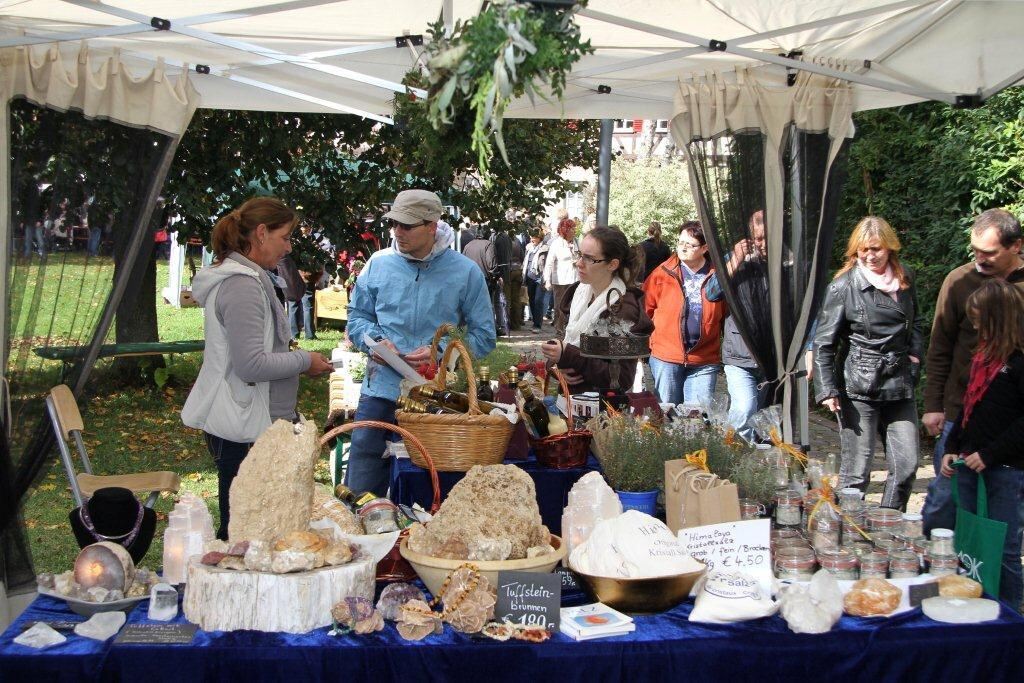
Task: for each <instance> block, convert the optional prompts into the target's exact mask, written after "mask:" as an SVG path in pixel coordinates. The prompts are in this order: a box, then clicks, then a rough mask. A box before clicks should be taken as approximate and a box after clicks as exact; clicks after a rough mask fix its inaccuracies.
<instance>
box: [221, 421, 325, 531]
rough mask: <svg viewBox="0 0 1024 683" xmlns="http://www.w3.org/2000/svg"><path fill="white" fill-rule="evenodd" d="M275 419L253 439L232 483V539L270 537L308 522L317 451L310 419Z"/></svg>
mask: <svg viewBox="0 0 1024 683" xmlns="http://www.w3.org/2000/svg"><path fill="white" fill-rule="evenodd" d="M295 426H296V425H292V423H291V422H288V421H287V420H278V421H277V422H275V423H274V424H272V425H270V427H268V428H267V430H266V431H265V432H263V434H262V436H260V438H258V439H257V440H256V443H254V444H253V446H252V449H251V450H250V451H249V454H248V455H246V456H245V460H243V461H242V465H241V466H240V467H239V468H238V476H236V477H235V480H234V481H233V482H232V483H231V493H230V500H231V521H230V523H229V525H228V536H229V537H230V538H231V539H232V540H238V541H241V540H247V541H255V540H263V541H273V540H274V539H277V538H280V537H281V536H283V535H285V534H287V533H288V532H290V531H305V530H306V529H308V528H309V519H310V513H311V511H312V507H313V487H312V486H310V483H309V482H310V481H312V480H313V464H314V462H315V461H316V458H317V456H318V454H319V452H320V448H319V445H318V443H317V427H316V425H315V424H314V423H313V422H312V421H306V422H303V423H302V425H301V426H302V429H300V430H299V433H296V430H295Z"/></svg>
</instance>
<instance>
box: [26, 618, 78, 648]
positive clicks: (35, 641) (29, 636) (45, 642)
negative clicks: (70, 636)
mask: <svg viewBox="0 0 1024 683" xmlns="http://www.w3.org/2000/svg"><path fill="white" fill-rule="evenodd" d="M66 640H67V638H65V637H64V636H62V635H61V634H59V633H57V632H56V631H54V630H53V629H52V628H50V627H49V626H47V625H46V624H44V623H43V622H41V621H40V622H39V623H37V624H36V625H35V626H33V627H32V628H30V629H28V630H27V631H25V632H24V633H22V634H21V635H20V636H18V637H17V638H15V639H14V642H16V643H17V644H18V645H25V646H27V647H34V648H35V649H37V650H42V649H43V648H44V647H50V646H51V645H60V644H61V643H63V642H64V641H66Z"/></svg>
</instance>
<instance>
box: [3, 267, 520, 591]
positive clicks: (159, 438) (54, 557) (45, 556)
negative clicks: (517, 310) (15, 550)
mask: <svg viewBox="0 0 1024 683" xmlns="http://www.w3.org/2000/svg"><path fill="white" fill-rule="evenodd" d="M79 272H82V271H79ZM166 282H167V266H166V262H163V261H161V262H159V264H158V273H157V283H158V292H157V312H158V315H157V317H158V324H159V329H160V339H161V341H180V340H188V339H201V338H202V336H203V314H202V310H201V309H198V308H186V309H176V308H173V307H171V306H169V305H167V304H165V303H164V302H163V300H162V297H161V295H160V293H159V291H160V290H161V289H162V288H163V286H164V285H165V284H166ZM343 334H344V333H343V332H342V331H341V329H340V328H339V327H337V326H334V325H333V324H331V323H328V324H327V325H324V326H322V327H321V329H319V330H317V337H318V338H317V339H315V340H308V341H307V340H302V341H301V342H300V347H301V348H304V349H307V350H310V351H319V352H321V353H323V354H325V355H327V356H330V352H331V349H332V348H334V347H335V346H337V345H338V342H339V341H341V339H342V337H343ZM517 355H518V353H517V352H516V351H514V350H513V349H511V348H510V347H508V346H506V345H504V344H502V343H499V345H498V348H497V349H496V350H495V351H494V352H493V353H492V354H490V355H489V356H487V357H486V358H484V359H481V360H480V361H479V363H480V364H483V365H490V366H491V368H492V372H493V373H494V374H496V373H497V372H498V370H499V369H501V368H507V367H508V366H509V365H510V364H512V363H513V362H514V360H515V358H516V357H517ZM201 360H202V358H201V355H200V354H181V355H177V356H174V357H171V358H168V368H169V370H170V376H171V379H170V381H169V382H168V383H167V385H165V386H164V388H163V389H162V390H159V389H157V388H156V387H155V386H147V387H143V388H133V389H112V388H109V383H107V382H104V381H103V377H102V375H103V372H102V369H103V367H104V366H103V364H101V366H100V367H99V370H98V372H97V379H96V381H91V382H90V390H89V392H88V395H87V396H86V397H84V398H83V399H82V400H81V401H80V409H81V411H82V417H83V420H84V422H85V427H86V430H85V435H84V439H85V443H86V447H87V449H88V451H89V453H90V455H91V457H92V462H93V469H94V472H96V473H97V474H123V473H127V472H133V471H148V470H172V471H174V472H177V473H178V474H179V475H180V476H181V480H182V490H183V491H191V492H193V493H195V494H197V495H199V496H201V497H202V498H203V499H205V500H206V502H207V504H208V505H209V507H210V511H211V513H212V514H213V515H214V520H216V519H218V515H219V506H218V503H217V470H216V468H215V467H214V464H213V461H212V459H211V458H210V455H209V452H208V451H207V450H206V446H205V444H204V443H203V439H202V434H201V433H200V432H198V431H196V430H193V429H189V428H187V427H185V426H184V425H183V424H182V423H181V419H180V417H179V413H180V411H181V407H182V405H183V404H184V402H185V398H186V396H188V392H189V389H190V387H191V386H192V382H193V381H194V380H195V377H196V375H197V374H198V372H199V365H200V362H201ZM26 372H29V373H37V372H41V370H40V369H39V368H38V367H35V368H29V369H28V370H27V371H26ZM26 379H29V378H26ZM30 383H38V379H37V380H36V382H30ZM298 398H299V410H300V411H302V413H303V414H305V415H306V416H308V417H310V418H312V419H313V420H315V421H316V422H317V423H318V424H322V423H323V420H324V418H325V417H326V410H327V379H326V377H320V378H316V379H310V378H308V377H305V376H303V377H302V379H301V381H300V383H299V396H298ZM51 457H52V463H51V465H50V467H49V468H48V469H47V470H46V472H45V473H44V474H43V475H42V476H41V478H40V481H39V482H38V484H37V485H36V486H35V488H33V489H32V490H31V491H30V492H29V494H28V496H27V497H26V500H25V504H24V509H23V512H24V519H25V525H26V527H27V529H28V536H29V542H30V545H31V548H32V554H33V559H34V562H35V568H36V571H37V572H41V571H53V572H59V571H64V570H65V569H69V568H70V567H71V565H72V563H73V561H74V558H75V556H76V554H77V553H78V547H77V545H76V543H75V540H74V536H73V534H72V533H71V525H70V523H69V522H68V513H69V512H70V511H71V510H72V508H73V507H74V502H73V498H72V496H71V489H70V487H69V486H68V483H67V478H66V476H65V475H64V470H63V468H62V466H61V464H60V459H59V457H58V455H57V451H56V449H54V451H53V453H52V454H51ZM329 477H330V475H329V469H328V464H327V459H326V457H324V458H321V460H320V462H319V464H318V467H317V471H316V479H317V480H318V481H321V482H325V483H326V482H328V481H329ZM173 503H174V500H173V498H172V497H171V496H169V495H164V496H162V497H161V499H160V500H159V501H158V502H157V504H156V511H157V520H158V521H157V530H156V537H155V538H154V540H153V545H152V546H151V547H150V549H149V552H148V553H147V554H146V557H145V558H144V559H143V561H142V564H145V565H146V566H149V567H151V568H157V567H159V566H160V564H161V556H162V553H163V542H162V536H163V531H164V529H165V527H166V520H167V513H168V512H169V511H170V509H171V508H172V507H173Z"/></svg>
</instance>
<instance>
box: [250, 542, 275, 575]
mask: <svg viewBox="0 0 1024 683" xmlns="http://www.w3.org/2000/svg"><path fill="white" fill-rule="evenodd" d="M273 560H274V556H273V554H272V553H271V551H270V543H269V542H268V541H250V542H249V549H248V550H246V551H245V568H246V569H248V570H250V571H254V572H269V571H271V569H272V564H273Z"/></svg>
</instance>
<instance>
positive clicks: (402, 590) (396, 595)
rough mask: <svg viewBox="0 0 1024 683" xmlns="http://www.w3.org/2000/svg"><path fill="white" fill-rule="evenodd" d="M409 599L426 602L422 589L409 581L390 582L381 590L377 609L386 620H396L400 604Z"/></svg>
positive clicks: (399, 611) (399, 613)
mask: <svg viewBox="0 0 1024 683" xmlns="http://www.w3.org/2000/svg"><path fill="white" fill-rule="evenodd" d="M410 600H419V601H420V602H423V603H426V601H427V598H426V596H425V595H423V591H421V590H420V589H419V588H417V587H416V586H414V585H412V584H411V583H392V584H390V585H388V586H386V587H385V588H384V590H382V591H381V593H380V599H379V600H378V601H377V610H378V611H379V612H380V613H381V615H382V616H383V617H384V618H385V619H387V620H388V621H398V619H399V617H400V616H401V608H402V605H404V604H405V603H407V602H409V601H410Z"/></svg>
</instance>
